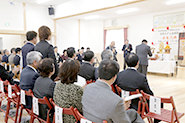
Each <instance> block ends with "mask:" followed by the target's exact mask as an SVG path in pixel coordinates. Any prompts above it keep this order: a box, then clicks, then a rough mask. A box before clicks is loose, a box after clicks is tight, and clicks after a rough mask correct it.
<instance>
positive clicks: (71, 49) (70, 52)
mask: <svg viewBox="0 0 185 123" xmlns="http://www.w3.org/2000/svg"><path fill="white" fill-rule="evenodd" d="M75 55H76V54H75V48H74V47H69V48H67V56H68V57H69V58H74V57H75Z"/></svg>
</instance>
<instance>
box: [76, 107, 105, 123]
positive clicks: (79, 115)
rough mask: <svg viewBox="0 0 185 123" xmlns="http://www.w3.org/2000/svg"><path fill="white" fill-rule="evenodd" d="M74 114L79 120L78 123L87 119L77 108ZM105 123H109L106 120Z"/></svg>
mask: <svg viewBox="0 0 185 123" xmlns="http://www.w3.org/2000/svg"><path fill="white" fill-rule="evenodd" d="M74 113H75V115H76V117H77V119H78V122H80V120H81V118H83V119H86V118H85V117H84V116H83V115H81V114H80V112H79V111H78V109H77V108H75V109H74ZM93 123H95V122H93ZM103 123H107V121H105V120H104V121H103Z"/></svg>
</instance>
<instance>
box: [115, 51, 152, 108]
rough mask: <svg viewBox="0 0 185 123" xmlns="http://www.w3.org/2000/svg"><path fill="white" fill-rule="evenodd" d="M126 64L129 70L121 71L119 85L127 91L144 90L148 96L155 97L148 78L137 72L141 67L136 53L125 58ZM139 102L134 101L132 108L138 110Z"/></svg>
mask: <svg viewBox="0 0 185 123" xmlns="http://www.w3.org/2000/svg"><path fill="white" fill-rule="evenodd" d="M125 62H126V64H127V65H128V69H126V70H124V71H121V72H120V73H119V74H118V77H117V80H116V83H117V85H118V86H119V87H120V88H121V89H122V90H125V91H136V89H139V90H143V91H144V92H145V93H147V94H150V95H153V92H152V91H151V89H150V87H149V85H148V82H147V78H146V76H145V75H143V74H141V73H139V72H137V68H138V66H139V58H138V56H137V55H136V54H134V53H130V54H129V55H127V56H126V57H125ZM138 101H139V99H134V100H132V103H131V105H130V108H133V109H135V110H137V109H138Z"/></svg>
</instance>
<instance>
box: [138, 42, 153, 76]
mask: <svg viewBox="0 0 185 123" xmlns="http://www.w3.org/2000/svg"><path fill="white" fill-rule="evenodd" d="M136 54H137V56H138V57H139V61H140V62H139V68H138V72H140V73H143V74H144V75H146V74H147V68H148V55H149V56H152V52H151V50H150V47H149V46H148V45H147V40H145V39H144V40H143V41H142V44H140V45H138V46H136Z"/></svg>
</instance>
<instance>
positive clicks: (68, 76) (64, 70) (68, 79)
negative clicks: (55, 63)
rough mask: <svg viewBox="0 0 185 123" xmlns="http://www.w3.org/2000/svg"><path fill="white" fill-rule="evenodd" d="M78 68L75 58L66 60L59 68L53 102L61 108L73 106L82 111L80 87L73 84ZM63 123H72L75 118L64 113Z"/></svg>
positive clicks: (78, 64) (81, 91)
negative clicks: (58, 78)
mask: <svg viewBox="0 0 185 123" xmlns="http://www.w3.org/2000/svg"><path fill="white" fill-rule="evenodd" d="M79 69H80V63H79V62H78V61H77V60H71V59H69V60H66V62H64V63H63V64H62V66H61V67H60V70H59V77H60V79H61V82H59V83H57V84H56V87H55V90H54V97H53V99H54V102H55V103H56V104H57V105H58V106H60V107H62V108H70V106H73V107H74V108H77V109H78V110H79V111H80V112H81V113H82V103H81V100H82V94H83V89H82V87H80V86H78V85H75V84H74V82H76V81H77V74H78V72H79ZM63 119H64V123H74V122H75V118H74V117H73V116H70V115H64V118H63Z"/></svg>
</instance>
